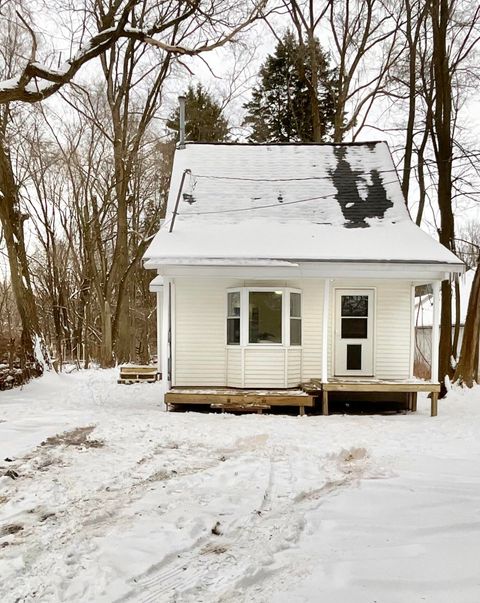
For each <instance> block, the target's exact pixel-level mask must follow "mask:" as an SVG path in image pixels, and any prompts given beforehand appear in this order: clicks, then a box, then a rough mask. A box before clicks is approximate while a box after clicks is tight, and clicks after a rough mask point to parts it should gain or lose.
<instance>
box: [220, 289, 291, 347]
mask: <svg viewBox="0 0 480 603" xmlns="http://www.w3.org/2000/svg"><path fill="white" fill-rule="evenodd" d="M301 299H302V296H301V293H300V292H299V291H297V290H292V289H290V288H286V287H280V288H273V287H258V288H253V287H242V288H239V289H235V290H233V289H232V290H229V291H228V293H227V329H226V331H227V345H254V346H255V345H284V346H300V345H302V313H301V310H302V307H301V305H302V301H301Z"/></svg>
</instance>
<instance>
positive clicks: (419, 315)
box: [415, 270, 475, 327]
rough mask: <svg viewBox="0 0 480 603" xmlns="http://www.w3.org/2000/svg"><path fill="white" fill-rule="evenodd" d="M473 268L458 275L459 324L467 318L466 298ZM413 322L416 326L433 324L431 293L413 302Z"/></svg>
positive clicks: (470, 284) (453, 304)
mask: <svg viewBox="0 0 480 603" xmlns="http://www.w3.org/2000/svg"><path fill="white" fill-rule="evenodd" d="M474 276H475V270H467V272H465V273H464V274H462V276H460V277H459V284H460V324H461V325H464V324H465V319H466V318H467V309H468V300H469V299H470V291H471V290H472V283H473V278H474ZM455 300H456V293H455V283H452V321H453V323H454V322H455ZM415 324H416V325H417V327H431V326H432V324H433V295H431V294H428V295H422V297H420V298H418V299H417V300H416V302H415Z"/></svg>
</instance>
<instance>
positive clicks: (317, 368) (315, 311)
mask: <svg viewBox="0 0 480 603" xmlns="http://www.w3.org/2000/svg"><path fill="white" fill-rule="evenodd" d="M299 288H300V289H302V314H303V316H302V321H303V325H302V327H303V342H302V349H303V357H302V381H308V380H309V379H320V377H321V375H322V316H323V280H317V279H315V280H313V279H312V280H305V281H303V282H302V283H301V285H299Z"/></svg>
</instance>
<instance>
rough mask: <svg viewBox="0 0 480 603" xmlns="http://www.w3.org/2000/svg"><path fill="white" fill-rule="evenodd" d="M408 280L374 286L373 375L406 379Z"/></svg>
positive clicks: (408, 369) (407, 366)
mask: <svg viewBox="0 0 480 603" xmlns="http://www.w3.org/2000/svg"><path fill="white" fill-rule="evenodd" d="M410 304H411V293H410V283H399V284H396V283H390V284H388V285H386V286H385V285H383V286H379V287H377V314H376V330H375V340H376V354H375V360H376V363H375V376H376V377H377V378H378V379H408V378H409V376H410V345H411V343H412V342H411V341H410V339H411V328H410V323H411V306H410Z"/></svg>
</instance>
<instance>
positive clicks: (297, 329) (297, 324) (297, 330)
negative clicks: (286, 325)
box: [290, 318, 302, 345]
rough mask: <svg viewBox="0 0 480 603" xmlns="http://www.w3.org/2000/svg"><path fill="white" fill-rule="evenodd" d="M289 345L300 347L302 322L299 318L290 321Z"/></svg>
mask: <svg viewBox="0 0 480 603" xmlns="http://www.w3.org/2000/svg"><path fill="white" fill-rule="evenodd" d="M290 345H302V321H301V320H300V319H299V318H291V319H290Z"/></svg>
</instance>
